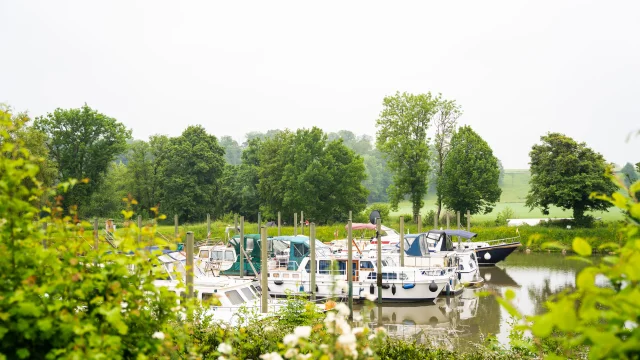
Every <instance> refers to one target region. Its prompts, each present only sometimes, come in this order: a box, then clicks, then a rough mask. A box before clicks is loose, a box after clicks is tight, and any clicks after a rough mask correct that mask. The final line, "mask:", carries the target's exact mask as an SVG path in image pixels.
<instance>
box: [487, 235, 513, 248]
mask: <svg viewBox="0 0 640 360" xmlns="http://www.w3.org/2000/svg"><path fill="white" fill-rule="evenodd" d="M519 239H520V235H518V236H514V237H510V238H504V239H496V240H489V241H479V242H483V243H487V244H489V245H490V246H494V245H500V244H510V243H514V242H518V241H520V240H519Z"/></svg>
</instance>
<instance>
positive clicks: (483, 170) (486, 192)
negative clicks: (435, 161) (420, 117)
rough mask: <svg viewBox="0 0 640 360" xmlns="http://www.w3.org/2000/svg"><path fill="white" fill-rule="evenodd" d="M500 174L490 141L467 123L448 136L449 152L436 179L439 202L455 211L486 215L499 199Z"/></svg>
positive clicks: (500, 191)
mask: <svg viewBox="0 0 640 360" xmlns="http://www.w3.org/2000/svg"><path fill="white" fill-rule="evenodd" d="M499 176H500V169H499V168H498V159H497V158H496V157H495V156H493V151H492V150H491V147H489V144H487V142H486V141H484V140H483V139H482V138H481V137H480V135H478V134H477V133H476V132H475V131H473V129H471V127H470V126H463V127H461V128H460V129H458V130H457V131H456V132H455V133H454V134H453V136H452V137H451V151H450V152H449V155H448V156H447V161H446V162H445V165H444V169H443V173H442V178H441V181H440V182H438V190H439V191H440V192H441V193H442V202H443V203H444V205H445V206H446V207H447V208H449V209H451V210H454V211H460V212H464V211H466V210H469V212H470V213H471V214H478V213H485V214H487V213H489V212H491V210H492V209H493V206H494V205H495V203H496V202H498V200H500V194H501V193H502V190H501V189H500V186H498V177H499Z"/></svg>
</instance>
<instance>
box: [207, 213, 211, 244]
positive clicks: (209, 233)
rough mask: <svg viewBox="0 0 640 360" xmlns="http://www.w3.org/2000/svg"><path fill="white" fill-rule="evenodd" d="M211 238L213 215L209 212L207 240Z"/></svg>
mask: <svg viewBox="0 0 640 360" xmlns="http://www.w3.org/2000/svg"><path fill="white" fill-rule="evenodd" d="M209 238H211V215H209V214H207V240H209Z"/></svg>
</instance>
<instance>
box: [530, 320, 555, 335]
mask: <svg viewBox="0 0 640 360" xmlns="http://www.w3.org/2000/svg"><path fill="white" fill-rule="evenodd" d="M552 330H553V317H552V316H551V315H550V314H545V315H542V316H539V317H537V318H535V320H534V322H533V326H531V332H533V335H535V336H538V337H541V338H545V337H547V336H549V335H551V331H552Z"/></svg>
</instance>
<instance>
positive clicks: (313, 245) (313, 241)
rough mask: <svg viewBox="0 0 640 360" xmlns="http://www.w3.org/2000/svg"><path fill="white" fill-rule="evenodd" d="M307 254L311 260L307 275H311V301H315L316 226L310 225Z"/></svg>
mask: <svg viewBox="0 0 640 360" xmlns="http://www.w3.org/2000/svg"><path fill="white" fill-rule="evenodd" d="M309 248H310V249H309V253H310V257H311V259H309V260H310V261H311V269H310V273H309V275H311V284H310V287H311V301H314V300H315V299H316V271H317V270H316V224H315V223H311V230H310V231H309Z"/></svg>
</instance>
